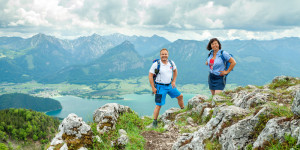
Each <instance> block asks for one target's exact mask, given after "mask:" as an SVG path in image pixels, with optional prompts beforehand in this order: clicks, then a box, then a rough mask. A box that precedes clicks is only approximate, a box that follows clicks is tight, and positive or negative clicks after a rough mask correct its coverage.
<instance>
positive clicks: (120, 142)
mask: <svg viewBox="0 0 300 150" xmlns="http://www.w3.org/2000/svg"><path fill="white" fill-rule="evenodd" d="M119 134H120V137H119V138H118V139H117V140H116V141H112V142H111V146H112V147H116V148H117V149H124V148H125V146H126V144H127V143H128V141H129V138H128V136H127V132H126V131H125V130H124V129H119Z"/></svg>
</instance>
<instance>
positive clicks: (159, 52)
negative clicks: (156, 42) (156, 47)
mask: <svg viewBox="0 0 300 150" xmlns="http://www.w3.org/2000/svg"><path fill="white" fill-rule="evenodd" d="M163 50H166V51H167V52H168V53H169V51H168V50H167V49H166V48H163V49H161V50H160V52H159V53H161V51H163Z"/></svg>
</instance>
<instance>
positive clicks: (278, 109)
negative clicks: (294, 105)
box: [270, 103, 293, 118]
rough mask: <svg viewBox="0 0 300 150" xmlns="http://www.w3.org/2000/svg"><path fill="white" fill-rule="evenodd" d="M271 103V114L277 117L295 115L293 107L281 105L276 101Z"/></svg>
mask: <svg viewBox="0 0 300 150" xmlns="http://www.w3.org/2000/svg"><path fill="white" fill-rule="evenodd" d="M270 105H271V108H272V110H271V114H272V115H274V116H277V117H287V118H291V117H293V113H292V111H291V109H290V108H289V107H287V106H284V105H283V106H279V105H277V104H275V103H270Z"/></svg>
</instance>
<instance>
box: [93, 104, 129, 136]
mask: <svg viewBox="0 0 300 150" xmlns="http://www.w3.org/2000/svg"><path fill="white" fill-rule="evenodd" d="M129 111H131V109H130V108H129V107H128V106H123V105H120V104H117V103H108V104H106V105H104V106H102V107H100V108H98V109H97V110H96V111H95V112H94V115H93V120H94V122H95V123H97V124H98V125H97V130H98V132H99V133H101V134H103V133H105V132H108V131H110V130H114V129H115V125H116V123H117V120H118V118H119V115H120V114H122V113H125V112H129Z"/></svg>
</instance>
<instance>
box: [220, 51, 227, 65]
mask: <svg viewBox="0 0 300 150" xmlns="http://www.w3.org/2000/svg"><path fill="white" fill-rule="evenodd" d="M221 58H222V60H223V63H224V65H225V67H226V63H227V61H226V60H225V58H224V56H223V50H221Z"/></svg>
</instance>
